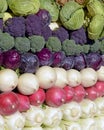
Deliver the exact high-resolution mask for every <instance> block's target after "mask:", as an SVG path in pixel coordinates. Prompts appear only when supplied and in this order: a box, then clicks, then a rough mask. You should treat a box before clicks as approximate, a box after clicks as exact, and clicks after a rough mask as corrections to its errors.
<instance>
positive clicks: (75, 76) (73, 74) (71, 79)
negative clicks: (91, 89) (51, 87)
mask: <svg viewBox="0 0 104 130" xmlns="http://www.w3.org/2000/svg"><path fill="white" fill-rule="evenodd" d="M67 78H68V84H69V86H71V87H76V86H78V85H80V84H81V74H80V72H79V71H78V70H75V69H69V70H67Z"/></svg>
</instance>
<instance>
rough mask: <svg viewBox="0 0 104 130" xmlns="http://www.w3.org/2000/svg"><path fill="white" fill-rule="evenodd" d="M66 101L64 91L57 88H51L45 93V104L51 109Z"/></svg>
mask: <svg viewBox="0 0 104 130" xmlns="http://www.w3.org/2000/svg"><path fill="white" fill-rule="evenodd" d="M65 101H66V93H65V91H64V89H62V88H59V87H51V88H49V89H48V90H47V91H46V104H47V105H49V106H51V107H59V106H61V105H62V104H64V103H65Z"/></svg>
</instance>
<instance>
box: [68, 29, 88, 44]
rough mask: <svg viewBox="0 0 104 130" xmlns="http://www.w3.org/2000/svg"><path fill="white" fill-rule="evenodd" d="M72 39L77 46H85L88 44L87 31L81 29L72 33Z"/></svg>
mask: <svg viewBox="0 0 104 130" xmlns="http://www.w3.org/2000/svg"><path fill="white" fill-rule="evenodd" d="M70 39H73V40H75V42H76V44H81V45H83V44H85V43H87V36H86V32H85V29H84V28H83V27H81V28H80V29H78V30H74V31H72V32H71V33H70Z"/></svg>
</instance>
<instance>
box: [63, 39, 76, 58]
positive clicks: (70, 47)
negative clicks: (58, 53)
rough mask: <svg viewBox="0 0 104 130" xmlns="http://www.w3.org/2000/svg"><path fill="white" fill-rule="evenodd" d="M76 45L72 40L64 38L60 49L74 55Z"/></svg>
mask: <svg viewBox="0 0 104 130" xmlns="http://www.w3.org/2000/svg"><path fill="white" fill-rule="evenodd" d="M76 47H77V45H76V43H75V41H74V40H69V39H66V40H65V41H63V42H62V50H63V51H64V52H65V54H66V55H67V56H69V55H75V53H76V52H77V48H76Z"/></svg>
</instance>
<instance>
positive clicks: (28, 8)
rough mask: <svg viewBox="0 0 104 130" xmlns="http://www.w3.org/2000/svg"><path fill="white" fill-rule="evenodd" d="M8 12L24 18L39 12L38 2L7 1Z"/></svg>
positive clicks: (26, 0) (34, 0)
mask: <svg viewBox="0 0 104 130" xmlns="http://www.w3.org/2000/svg"><path fill="white" fill-rule="evenodd" d="M8 5H9V8H10V10H11V11H12V12H13V13H14V14H15V15H19V16H20V15H22V16H26V15H28V14H35V13H37V12H38V11H39V7H40V2H39V0H29V1H28V0H16V1H14V0H8Z"/></svg>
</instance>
